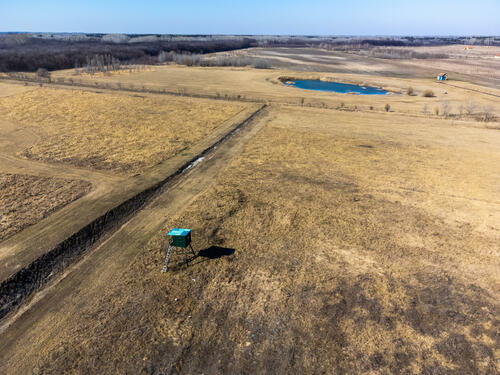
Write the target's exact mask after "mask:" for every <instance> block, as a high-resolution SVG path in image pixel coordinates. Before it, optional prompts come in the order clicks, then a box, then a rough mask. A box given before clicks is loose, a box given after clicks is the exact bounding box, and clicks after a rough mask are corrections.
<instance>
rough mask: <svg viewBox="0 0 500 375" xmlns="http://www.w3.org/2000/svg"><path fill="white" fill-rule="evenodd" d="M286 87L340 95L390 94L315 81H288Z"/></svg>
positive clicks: (369, 88) (357, 86)
mask: <svg viewBox="0 0 500 375" xmlns="http://www.w3.org/2000/svg"><path fill="white" fill-rule="evenodd" d="M285 85H287V86H294V87H297V88H299V89H304V90H316V91H329V92H337V93H340V94H359V95H385V94H387V93H388V91H386V90H383V89H378V88H376V87H370V86H359V85H351V84H348V83H340V82H326V81H320V80H314V79H301V80H296V81H287V82H285Z"/></svg>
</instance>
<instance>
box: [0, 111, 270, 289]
mask: <svg viewBox="0 0 500 375" xmlns="http://www.w3.org/2000/svg"><path fill="white" fill-rule="evenodd" d="M259 107H260V106H249V108H248V109H247V110H245V111H242V112H241V113H239V114H238V115H237V116H235V117H234V118H231V119H229V120H228V121H226V122H225V123H224V124H223V125H222V126H221V127H220V128H219V129H217V130H216V131H214V132H213V133H212V134H210V135H209V136H207V137H205V138H204V139H203V140H202V141H201V142H198V143H197V144H196V145H194V146H193V147H191V148H190V149H188V150H185V151H184V152H183V153H182V154H179V155H176V156H174V157H172V158H170V159H168V160H166V161H165V162H163V163H160V164H158V165H157V166H155V167H153V168H150V169H149V170H148V171H147V172H146V173H144V174H142V175H139V176H134V177H132V178H128V179H127V178H125V177H124V176H119V175H115V174H112V173H109V172H100V171H92V170H88V169H81V168H77V167H73V166H71V165H61V164H49V163H45V162H41V161H33V160H25V159H21V158H19V157H18V156H17V155H16V152H19V151H20V150H22V149H23V147H25V146H26V145H27V144H31V143H32V142H33V141H34V139H36V137H37V135H36V134H34V133H33V132H32V131H31V130H30V129H21V130H19V127H17V128H16V127H14V126H12V124H11V123H9V122H6V121H4V122H2V123H0V134H2V133H3V134H4V136H5V138H4V139H6V140H7V141H4V142H2V143H1V144H0V168H1V170H2V171H5V172H9V173H24V174H31V175H35V176H36V175H40V176H46V177H51V176H56V177H62V178H69V179H78V180H84V181H89V182H90V183H92V185H93V190H92V191H91V192H90V193H89V194H87V195H85V196H84V197H82V198H80V199H78V200H77V201H75V202H73V203H71V204H69V205H67V206H66V207H64V208H62V209H60V210H59V211H57V212H56V213H54V214H52V215H50V216H49V217H47V218H46V219H44V220H42V221H41V222H39V223H37V224H35V225H33V226H31V227H28V228H26V229H25V230H23V231H22V232H21V233H18V234H17V235H15V236H13V237H11V238H9V239H7V240H6V241H3V242H2V243H1V244H0V260H1V261H2V263H1V266H0V280H5V279H6V278H7V277H9V276H10V275H12V274H13V273H15V272H16V271H17V270H19V269H21V268H22V267H24V266H25V265H27V264H29V263H31V262H32V261H33V260H34V259H37V258H38V257H39V256H40V255H41V254H44V253H45V252H47V251H48V250H50V249H52V248H53V247H54V246H56V245H57V244H58V243H60V242H62V241H64V240H65V239H66V238H68V237H69V236H71V235H72V234H73V233H75V232H77V231H78V230H79V229H81V228H82V227H83V226H85V225H86V224H88V223H89V222H91V221H92V220H93V219H95V218H97V217H99V216H100V215H102V214H104V213H105V212H107V211H108V210H109V209H111V208H113V207H115V206H116V205H118V204H119V203H121V202H123V201H124V200H126V199H128V198H130V197H132V196H134V195H135V194H137V193H138V192H141V191H143V190H144V189H146V188H147V187H149V186H151V185H153V184H155V183H157V182H159V181H161V180H162V179H164V178H165V177H166V176H169V175H170V174H172V173H173V172H174V171H175V170H176V169H177V168H179V166H181V165H182V164H183V163H185V162H186V161H188V160H190V159H191V158H193V157H194V156H195V155H197V154H198V153H199V152H201V151H202V150H203V149H205V148H206V147H208V146H210V145H211V144H213V143H214V142H215V141H216V140H218V139H219V138H220V137H222V136H223V135H224V134H225V133H227V132H228V131H229V130H230V129H232V128H233V127H235V126H236V125H237V124H239V123H240V122H241V121H243V120H244V119H246V118H247V117H248V116H249V115H250V114H251V113H253V112H254V111H255V110H256V108H259ZM12 133H15V134H12ZM2 138H3V137H2ZM55 228H57V230H55Z"/></svg>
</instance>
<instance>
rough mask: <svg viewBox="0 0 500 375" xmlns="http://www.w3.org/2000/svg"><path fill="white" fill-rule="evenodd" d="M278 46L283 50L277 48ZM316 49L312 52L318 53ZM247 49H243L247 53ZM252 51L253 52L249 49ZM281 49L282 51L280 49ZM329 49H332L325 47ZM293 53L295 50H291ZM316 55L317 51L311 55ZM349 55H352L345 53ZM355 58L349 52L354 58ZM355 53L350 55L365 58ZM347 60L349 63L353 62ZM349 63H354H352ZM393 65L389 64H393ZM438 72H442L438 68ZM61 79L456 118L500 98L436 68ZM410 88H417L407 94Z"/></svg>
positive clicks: (160, 70) (197, 71)
mask: <svg viewBox="0 0 500 375" xmlns="http://www.w3.org/2000/svg"><path fill="white" fill-rule="evenodd" d="M278 50H279V49H278ZM315 52H316V50H312V52H311V53H315ZM242 53H243V52H242ZM248 53H250V52H248ZM275 53H277V52H275ZM324 53H327V52H324ZM287 54H290V52H287ZM311 56H313V57H314V55H311ZM346 58H347V57H346ZM349 58H350V57H349ZM361 58H362V57H359V56H354V57H352V58H350V59H351V60H352V59H354V60H356V59H361ZM351 60H348V61H347V62H346V63H345V64H349V63H350V62H351ZM384 63H385V64H389V67H393V66H394V67H395V69H396V68H397V67H398V66H399V64H400V62H399V61H395V62H392V61H387V60H384ZM349 66H350V65H349ZM388 69H389V68H388ZM402 69H403V71H406V72H413V71H418V69H416V68H413V67H411V66H410V67H408V66H406V67H404V68H402ZM436 74H437V73H436ZM54 77H55V80H57V78H64V79H66V81H68V80H70V79H71V80H74V81H75V82H78V83H82V84H86V85H89V86H95V85H96V84H99V85H103V86H104V87H111V88H115V89H119V88H120V87H121V88H132V89H136V90H145V91H147V90H148V89H151V90H157V91H162V90H168V91H170V92H173V93H178V94H182V95H193V96H197V95H206V96H211V97H214V98H218V99H224V98H229V99H234V100H238V99H240V100H247V101H259V102H269V103H280V104H291V105H304V106H319V107H330V108H337V109H344V110H351V111H355V110H358V111H379V112H383V111H385V110H384V108H385V105H386V104H389V105H390V106H391V111H393V112H400V113H408V114H414V115H420V116H425V117H428V116H431V115H435V114H436V110H437V111H438V114H442V109H443V108H442V107H443V105H445V106H447V113H448V115H454V117H455V118H457V117H459V118H464V117H466V107H467V106H471V111H470V113H471V114H472V115H474V114H476V115H478V114H480V113H482V112H484V111H485V110H488V111H490V112H492V113H496V115H497V116H500V108H499V105H498V101H499V99H500V85H499V86H498V87H497V88H495V87H485V86H481V85H478V84H474V83H471V82H468V81H463V80H457V79H454V78H455V77H454V76H453V74H451V73H450V80H449V81H447V82H437V81H436V79H435V71H434V73H430V72H427V73H426V74H425V75H424V74H419V75H418V76H416V77H414V76H412V75H411V74H407V75H403V76H397V77H395V76H394V75H389V74H387V75H384V74H382V73H378V74H370V73H369V72H367V71H363V72H360V73H357V74H353V73H352V72H346V71H345V70H343V71H341V72H338V73H337V72H321V71H320V72H304V71H293V70H289V69H282V68H279V69H251V68H234V67H209V68H207V67H186V66H179V65H161V66H156V67H155V68H154V69H153V70H148V71H144V72H138V73H135V74H127V75H122V76H115V75H110V76H103V75H95V76H89V75H85V76H76V77H74V76H73V71H72V70H67V71H61V72H57V73H55V74H54ZM280 78H296V79H322V80H326V81H336V82H345V83H352V84H358V85H361V86H375V87H382V88H385V89H387V90H390V91H391V93H390V95H376V96H374V95H345V94H336V93H331V92H329V93H327V92H321V91H304V90H300V89H297V88H294V87H287V86H285V85H283V84H282V82H281V81H280ZM408 88H412V89H413V93H412V94H411V95H408ZM426 90H430V91H432V93H433V96H432V97H423V93H424V92H425V91H426Z"/></svg>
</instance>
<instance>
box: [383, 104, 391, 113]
mask: <svg viewBox="0 0 500 375" xmlns="http://www.w3.org/2000/svg"><path fill="white" fill-rule="evenodd" d="M384 109H385V111H386V112H389V111H390V110H391V105H390V104H389V103H387V104H386V105H385V107H384Z"/></svg>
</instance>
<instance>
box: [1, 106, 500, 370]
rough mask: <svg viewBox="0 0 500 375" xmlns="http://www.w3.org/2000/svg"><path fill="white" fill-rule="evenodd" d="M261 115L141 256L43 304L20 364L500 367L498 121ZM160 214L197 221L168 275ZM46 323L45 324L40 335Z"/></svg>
mask: <svg viewBox="0 0 500 375" xmlns="http://www.w3.org/2000/svg"><path fill="white" fill-rule="evenodd" d="M266 121H268V123H267V124H266V125H265V127H264V128H263V130H261V131H260V132H259V133H258V134H257V135H256V136H255V137H254V138H253V139H251V141H250V142H249V143H248V145H247V146H246V147H245V148H244V150H243V152H242V153H241V154H240V155H239V156H236V157H234V159H233V160H232V161H231V162H230V163H229V164H228V166H227V167H225V169H223V171H222V172H221V173H220V174H219V175H218V177H217V178H216V180H215V182H214V183H213V184H212V185H211V186H210V187H209V188H208V189H207V190H206V191H204V192H202V193H201V194H200V195H198V196H197V197H196V199H194V200H191V203H189V204H188V205H187V207H185V208H184V209H182V210H175V211H174V212H172V213H171V215H170V216H169V217H168V218H167V221H166V222H165V223H164V224H163V226H162V229H161V230H159V231H157V234H156V235H155V236H154V237H153V238H152V239H149V238H148V237H147V236H145V237H144V238H143V241H145V243H147V244H146V245H145V246H143V245H130V246H138V248H137V250H136V253H135V254H134V255H131V256H130V259H129V260H128V261H124V262H123V261H122V262H123V264H125V265H126V266H124V268H123V269H122V270H120V272H119V273H118V274H115V276H114V277H113V278H108V279H106V280H107V281H106V289H105V290H100V291H99V293H96V292H95V291H92V290H93V289H98V288H99V286H98V285H100V283H103V282H104V280H103V279H102V277H103V276H102V273H101V271H100V270H99V269H96V270H95V276H92V275H89V277H91V279H89V280H87V283H86V286H85V287H84V288H83V289H82V290H80V291H78V292H75V294H74V295H73V296H71V297H66V298H71V299H70V301H71V303H68V307H67V308H64V307H63V308H60V309H56V310H53V311H51V312H50V313H45V314H44V313H42V317H43V319H40V320H39V323H37V324H36V325H35V326H32V327H31V329H30V331H31V333H30V335H29V336H28V338H27V339H28V340H30V343H31V347H30V349H29V352H28V353H31V354H29V355H28V356H26V357H24V359H25V361H26V362H25V363H24V365H26V364H29V365H30V366H33V367H32V368H35V370H36V371H37V372H39V373H44V374H46V373H47V374H52V373H54V374H56V373H57V374H58V373H94V372H96V371H99V372H103V373H112V372H119V373H134V374H135V373H153V374H156V373H158V374H159V373H172V374H173V373H180V374H193V373H201V372H203V373H204V374H218V373H270V374H277V373H280V374H290V373H304V374H313V373H328V374H330V373H334V374H358V373H366V374H388V373H392V374H494V373H496V372H498V370H499V368H498V358H499V357H498V356H499V354H500V353H499V352H498V344H499V341H498V327H499V322H498V316H499V306H498V300H499V293H500V278H499V276H498V269H499V267H500V264H499V260H498V255H499V254H498V251H499V248H498V243H499V240H500V227H499V226H498V223H499V222H500V210H499V209H498V207H499V203H500V202H498V200H497V199H498V193H499V191H498V179H499V176H498V169H497V168H496V165H498V164H499V163H500V152H499V150H500V147H499V146H500V135H499V133H498V131H495V130H487V129H480V128H474V127H467V126H452V125H451V123H450V122H447V121H442V120H429V121H426V122H421V121H420V120H418V119H411V118H406V117H404V116H397V115H392V117H391V118H390V121H388V120H387V118H386V117H385V116H383V115H380V114H360V113H354V114H353V113H343V112H338V111H329V110H317V109H302V108H296V109H291V108H288V107H281V108H278V107H274V109H273V110H271V111H270V113H269V115H268V117H267V119H266ZM485 160H488V162H487V163H484V162H483V161H485ZM190 178H191V179H192V180H193V182H194V183H195V184H196V181H198V180H199V179H200V178H203V174H201V175H200V176H197V177H195V176H193V177H190ZM207 178H208V175H207ZM188 181H189V179H188ZM181 190H182V189H181ZM172 194H174V195H175V194H177V193H174V192H173V193H172ZM156 212H161V205H160V204H156V205H153V206H152V207H151V208H149V209H148V211H147V215H146V217H150V218H151V220H152V221H153V220H158V219H154V218H157V217H158V214H157V213H156ZM141 220H143V219H141ZM172 226H178V227H190V228H193V231H194V235H193V238H194V246H195V247H196V249H197V250H201V251H200V253H199V256H198V258H195V259H193V260H192V261H191V262H190V264H189V265H188V266H185V265H182V264H181V263H180V262H182V260H183V257H182V256H180V255H179V256H178V257H176V258H174V259H173V264H174V267H173V268H172V270H171V271H170V272H169V273H167V274H162V273H160V272H159V270H160V268H161V263H162V259H163V255H164V253H163V252H162V251H161V249H162V247H163V246H164V233H165V231H166V230H167V229H169V228H170V227H172ZM127 232H128V233H131V232H130V231H129V230H127ZM141 233H142V231H141V230H139V231H138V232H136V233H135V235H136V236H138V237H141V236H144V234H141ZM129 236H130V234H128V235H127V236H125V237H124V240H127V239H128V238H129ZM116 246H118V247H119V242H118V244H115V245H110V250H111V248H112V247H116ZM104 250H105V249H101V252H102V251H104ZM106 262H108V263H109V262H112V259H109V260H108V261H106ZM109 264H111V263H109ZM100 267H102V268H103V269H104V268H106V267H109V265H107V264H102V265H100ZM93 277H96V279H94V278H93ZM70 306H78V309H77V310H75V309H74V308H73V307H70ZM71 311H73V312H72V313H70V312H71ZM56 322H57V323H56ZM45 324H51V325H52V324H55V326H54V327H52V328H53V329H55V330H57V334H51V335H47V334H46V333H43V334H42V332H44V327H45ZM56 327H57V328H56ZM37 332H39V333H37ZM54 332H55V331H54ZM18 345H22V341H21V342H19V344H18ZM42 347H43V349H42ZM10 350H11V351H13V350H14V352H15V347H14V348H11V349H10ZM9 358H10V359H9V362H8V363H10V364H11V365H12V366H13V367H12V368H16V365H14V362H15V361H16V358H17V357H16V356H14V357H9ZM21 368H23V367H22V366H20V367H19V369H21Z"/></svg>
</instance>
